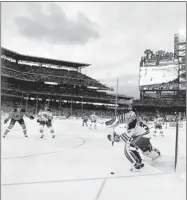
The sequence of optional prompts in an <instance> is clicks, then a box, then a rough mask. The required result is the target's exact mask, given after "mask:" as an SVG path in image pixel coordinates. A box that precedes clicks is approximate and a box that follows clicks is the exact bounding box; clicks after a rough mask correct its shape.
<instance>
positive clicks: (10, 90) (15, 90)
mask: <svg viewBox="0 0 187 200" xmlns="http://www.w3.org/2000/svg"><path fill="white" fill-rule="evenodd" d="M1 88H2V93H6V94H16V95H18V94H19V95H20V96H22V93H24V94H26V93H29V94H40V95H50V96H61V97H79V98H90V99H101V100H108V101H109V100H115V97H114V96H111V95H107V94H106V93H105V92H93V91H87V90H81V91H79V90H75V89H71V90H70V89H65V88H63V89H62V88H58V87H47V85H46V86H45V87H37V88H34V87H31V88H24V85H20V86H17V85H14V84H10V83H8V82H4V81H3V82H2V83H1Z"/></svg>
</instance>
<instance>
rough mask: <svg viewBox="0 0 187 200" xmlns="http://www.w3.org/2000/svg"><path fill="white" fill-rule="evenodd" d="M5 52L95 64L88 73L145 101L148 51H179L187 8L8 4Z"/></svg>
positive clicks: (5, 5) (133, 4) (159, 4)
mask: <svg viewBox="0 0 187 200" xmlns="http://www.w3.org/2000/svg"><path fill="white" fill-rule="evenodd" d="M1 13H2V16H1V24H2V27H1V31H2V32H1V34H2V35H1V38H2V41H1V43H2V46H3V47H5V48H8V49H11V50H13V51H17V52H18V53H22V54H27V55H33V56H41V57H48V58H55V59H61V60H68V61H74V62H82V63H89V64H91V66H90V67H89V68H87V69H84V70H83V73H85V74H87V75H88V76H91V77H93V78H95V79H97V80H99V81H101V82H102V83H104V84H107V85H108V86H110V87H115V85H116V77H119V92H120V93H122V94H126V95H130V96H133V97H135V98H138V97H139V62H140V58H141V56H143V55H144V50H146V49H153V50H166V51H170V52H171V51H173V40H174V39H173V36H174V34H175V33H177V32H179V31H180V30H184V29H186V4H185V3H181V2H179V3H174V2H167V3H166V2H165V3H163V2H156V3H153V2H148V3H147V2H146V3H145V2H131V3H130V2H84V3H83V2H81V3H80V2H77V3H75V2H58V3H50V2H48V3H47V2H41V3H36V2H31V3H28V2H27V3H26V2H14V3H13V2H3V3H1Z"/></svg>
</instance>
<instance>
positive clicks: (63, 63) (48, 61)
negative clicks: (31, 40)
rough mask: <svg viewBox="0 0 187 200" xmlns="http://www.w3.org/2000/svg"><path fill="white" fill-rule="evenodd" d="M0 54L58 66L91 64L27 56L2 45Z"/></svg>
mask: <svg viewBox="0 0 187 200" xmlns="http://www.w3.org/2000/svg"><path fill="white" fill-rule="evenodd" d="M1 55H5V56H7V57H10V58H13V59H15V60H22V61H26V62H36V63H42V64H51V65H58V66H59V67H60V66H62V67H70V68H77V69H78V68H84V67H88V66H90V65H91V64H85V63H77V62H69V61H63V60H56V59H49V58H42V57H35V56H28V55H23V54H19V53H16V52H14V51H11V50H8V49H6V48H4V47H2V48H1Z"/></svg>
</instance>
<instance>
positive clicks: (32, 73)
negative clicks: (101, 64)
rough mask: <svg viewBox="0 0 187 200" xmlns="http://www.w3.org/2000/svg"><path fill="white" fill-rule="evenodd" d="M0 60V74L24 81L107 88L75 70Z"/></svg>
mask: <svg viewBox="0 0 187 200" xmlns="http://www.w3.org/2000/svg"><path fill="white" fill-rule="evenodd" d="M1 61H2V70H1V74H2V75H5V76H8V77H14V78H17V79H20V80H25V81H35V82H47V81H48V82H57V83H59V84H71V85H77V84H80V83H81V84H82V85H88V86H92V87H100V88H107V87H106V86H105V85H103V84H101V83H100V82H98V81H97V80H95V79H92V78H91V77H89V76H86V75H85V74H82V73H80V72H78V71H75V70H66V69H56V68H49V67H42V66H35V65H25V64H17V63H15V62H10V61H8V60H5V59H1Z"/></svg>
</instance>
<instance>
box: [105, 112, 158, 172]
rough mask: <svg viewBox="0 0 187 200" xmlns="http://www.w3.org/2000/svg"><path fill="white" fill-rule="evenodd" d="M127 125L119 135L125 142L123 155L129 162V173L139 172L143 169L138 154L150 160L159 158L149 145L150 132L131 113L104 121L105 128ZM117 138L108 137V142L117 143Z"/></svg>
mask: <svg viewBox="0 0 187 200" xmlns="http://www.w3.org/2000/svg"><path fill="white" fill-rule="evenodd" d="M122 123H125V124H127V130H126V131H125V133H123V134H121V135H120V138H121V139H122V140H123V141H124V142H125V149H124V153H125V156H126V158H127V159H128V160H129V161H130V162H131V164H132V166H131V169H130V170H131V171H134V170H140V169H141V168H143V167H144V163H143V162H142V158H141V156H140V153H142V154H143V155H144V156H146V157H149V158H151V159H157V158H159V157H160V156H161V153H160V151H159V150H158V149H156V148H154V147H153V146H152V144H151V143H150V132H149V128H148V126H147V125H146V124H144V123H143V122H142V120H141V119H140V118H138V117H137V116H136V114H135V113H134V112H133V111H129V112H128V113H126V114H123V115H119V116H116V117H114V118H113V119H111V120H109V121H106V122H105V125H106V126H107V127H113V128H115V127H117V126H118V125H119V124H122ZM118 137H119V136H118V135H117V134H116V133H113V135H108V139H109V141H112V142H118V141H119V140H118V139H116V138H118Z"/></svg>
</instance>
